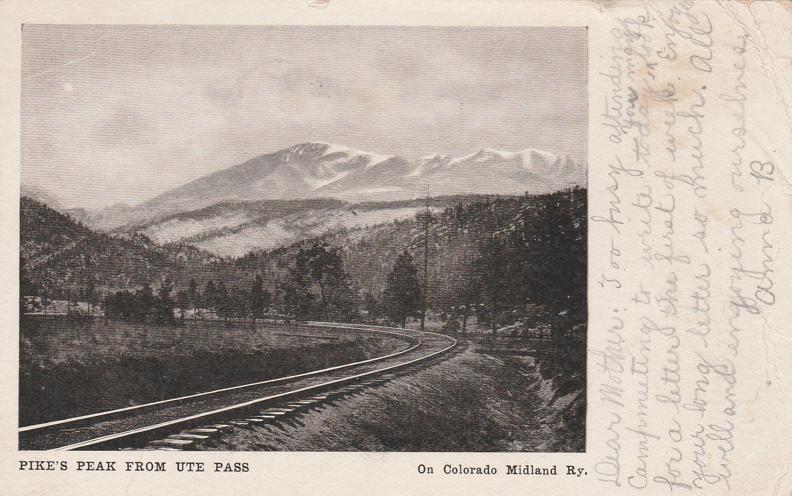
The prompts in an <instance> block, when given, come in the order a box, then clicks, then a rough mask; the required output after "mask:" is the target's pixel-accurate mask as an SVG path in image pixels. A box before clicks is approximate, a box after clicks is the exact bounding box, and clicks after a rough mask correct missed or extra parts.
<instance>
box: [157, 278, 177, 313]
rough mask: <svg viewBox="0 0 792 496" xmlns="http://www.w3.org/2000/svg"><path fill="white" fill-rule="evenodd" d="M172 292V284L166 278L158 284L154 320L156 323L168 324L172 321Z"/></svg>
mask: <svg viewBox="0 0 792 496" xmlns="http://www.w3.org/2000/svg"><path fill="white" fill-rule="evenodd" d="M172 291H173V282H172V281H171V279H170V278H169V277H166V278H165V279H163V280H162V281H161V282H160V287H159V290H158V291H157V301H156V318H157V321H158V322H169V321H172V320H173V307H174V305H173V298H172V297H171V292H172Z"/></svg>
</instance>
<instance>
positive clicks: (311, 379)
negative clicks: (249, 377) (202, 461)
mask: <svg viewBox="0 0 792 496" xmlns="http://www.w3.org/2000/svg"><path fill="white" fill-rule="evenodd" d="M307 324H308V325H309V326H314V327H330V328H337V329H345V330H349V331H365V332H378V333H383V334H391V335H396V336H400V337H403V338H406V339H407V340H408V341H409V342H410V346H408V347H407V348H406V349H404V350H401V351H398V352H395V353H391V354H388V355H385V356H381V357H376V358H370V359H368V360H362V361H359V362H353V363H348V364H343V365H338V366H335V367H329V368H326V369H321V370H316V371H312V372H306V373H302V374H297V375H292V376H288V377H281V378H277V379H270V380H266V381H260V382H255V383H251V384H243V385H239V386H234V387H229V388H223V389H217V390H213V391H207V392H203V393H197V394H193V395H188V396H182V397H179V398H172V399H168V400H163V401H157V402H153V403H147V404H144V405H136V406H132V407H126V408H120V409H117V410H111V411H107V412H99V413H95V414H90V415H83V416H80V417H74V418H69V419H63V420H57V421H54V422H46V423H43V424H36V425H31V426H24V427H20V428H19V449H20V450H111V449H129V448H131V449H140V448H158V449H175V450H178V449H189V448H190V447H193V446H194V445H195V443H196V442H199V441H201V440H204V439H206V438H208V437H209V436H211V435H214V434H217V433H219V432H222V431H223V430H227V429H233V428H235V427H240V428H244V427H249V426H251V425H261V424H264V423H273V422H278V421H280V420H282V419H284V418H287V417H288V416H290V415H294V414H297V413H300V412H302V411H304V410H306V409H310V408H313V407H315V406H318V405H320V404H323V403H325V402H328V401H334V400H336V399H338V398H340V397H343V396H346V395H350V394H357V393H359V392H360V391H361V390H362V389H365V388H368V387H375V386H378V385H381V384H383V383H384V382H387V381H388V380H390V379H391V378H393V377H395V375H397V374H399V373H402V372H405V371H409V370H411V369H413V368H415V367H417V366H423V365H425V364H427V363H428V362H429V361H432V360H436V359H439V358H441V357H442V356H443V355H444V354H445V353H447V352H449V351H451V350H453V349H454V348H455V347H456V346H457V340H456V339H454V338H452V337H450V336H446V335H444V334H439V333H433V332H428V331H416V330H410V329H399V328H393V327H385V326H371V325H364V324H340V323H333V322H308V323H307Z"/></svg>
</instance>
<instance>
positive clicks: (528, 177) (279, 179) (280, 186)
mask: <svg viewBox="0 0 792 496" xmlns="http://www.w3.org/2000/svg"><path fill="white" fill-rule="evenodd" d="M585 181H586V173H585V167H584V166H583V165H582V164H578V163H575V162H574V161H572V160H571V159H569V158H567V157H559V156H556V155H554V154H552V153H550V152H546V151H542V150H536V149H532V148H528V149H525V150H521V151H516V152H509V151H503V150H496V149H492V148H486V147H481V148H480V149H478V150H476V151H475V152H473V153H471V154H468V155H465V156H461V157H456V158H454V157H452V156H450V155H444V154H439V153H436V154H431V155H426V156H424V157H422V158H419V159H414V160H408V159H405V158H402V157H399V156H396V155H385V154H380V153H375V152H370V151H364V150H359V149H357V148H352V147H349V146H344V145H339V144H335V143H328V142H322V141H316V142H307V143H300V144H296V145H293V146H291V147H288V148H284V149H282V150H279V151H276V152H272V153H267V154H264V155H260V156H258V157H254V158H252V159H250V160H248V161H246V162H244V163H242V164H239V165H235V166H232V167H229V168H226V169H223V170H220V171H218V172H215V173H213V174H209V175H207V176H204V177H202V178H200V179H197V180H195V181H193V182H191V183H188V184H185V185H184V186H181V187H178V188H175V189H172V190H170V191H167V192H165V193H163V194H161V195H160V196H158V197H156V198H154V199H152V200H150V201H148V202H146V203H145V204H144V205H143V206H141V207H140V208H141V209H142V210H145V211H146V212H145V215H144V214H141V218H145V217H146V216H151V215H153V214H154V213H156V214H157V215H161V214H162V213H173V212H179V211H185V210H197V209H200V208H204V207H207V206H210V205H214V204H217V203H221V202H239V201H258V200H285V199H304V198H319V197H323V198H336V199H340V200H347V201H391V200H403V199H412V198H417V197H421V196H423V195H425V194H426V189H427V187H428V189H429V191H430V194H431V195H433V196H440V195H455V194H463V193H464V194H467V193H481V194H493V193H494V194H522V193H525V192H528V193H532V194H540V193H548V192H551V191H557V190H559V189H563V188H566V187H570V186H576V185H584V184H585Z"/></svg>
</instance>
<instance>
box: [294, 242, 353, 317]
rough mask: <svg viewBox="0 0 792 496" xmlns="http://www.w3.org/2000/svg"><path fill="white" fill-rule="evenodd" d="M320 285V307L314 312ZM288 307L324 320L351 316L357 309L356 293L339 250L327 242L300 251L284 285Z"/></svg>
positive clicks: (299, 314) (299, 313)
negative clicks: (316, 289)
mask: <svg viewBox="0 0 792 496" xmlns="http://www.w3.org/2000/svg"><path fill="white" fill-rule="evenodd" d="M314 288H318V292H319V308H318V309H316V310H314V311H311V310H310V307H309V305H311V303H312V301H313V297H312V295H311V294H312V290H313V289H314ZM284 289H285V292H286V293H285V297H286V298H288V299H289V301H288V302H287V304H288V306H289V307H290V308H291V309H293V310H294V311H295V314H296V315H298V316H301V317H305V316H306V315H310V314H312V313H313V314H315V315H318V316H320V317H321V318H322V319H325V320H330V319H331V318H350V317H352V316H353V315H354V314H355V313H356V312H355V304H354V299H355V298H354V296H355V295H354V292H353V290H352V284H351V279H350V277H349V274H347V273H346V271H344V262H343V260H342V259H341V256H340V255H339V253H338V252H337V251H336V250H334V249H332V248H330V247H329V246H328V245H327V243H324V242H319V243H314V244H313V245H312V246H311V247H310V248H307V249H305V248H303V249H300V251H299V252H298V253H297V257H296V262H295V265H294V268H293V269H292V271H291V280H290V281H289V283H288V284H287V285H286V286H285V288H284Z"/></svg>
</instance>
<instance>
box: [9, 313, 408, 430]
mask: <svg viewBox="0 0 792 496" xmlns="http://www.w3.org/2000/svg"><path fill="white" fill-rule="evenodd" d="M407 346H409V343H407V342H405V341H404V340H400V339H396V338H393V337H389V336H382V335H374V334H355V333H347V334H344V333H343V332H339V331H327V330H317V329H315V328H298V327H294V326H258V327H257V328H252V327H250V326H248V327H242V326H239V325H236V326H234V325H230V326H225V325H223V324H211V323H206V324H201V323H197V324H194V325H188V326H170V327H168V326H152V325H131V324H123V323H113V322H110V323H104V322H99V321H95V322H91V323H83V324H76V323H73V322H64V321H63V320H60V321H58V320H55V319H49V320H46V321H45V320H42V321H39V322H37V323H33V324H28V325H27V326H26V327H23V329H22V333H21V343H20V378H19V381H20V402H19V407H20V419H19V421H20V425H29V424H34V423H39V422H46V421H50V420H56V419H61V418H67V417H72V416H77V415H83V414H87V413H93V412H97V411H103V410H110V409H114V408H121V407H125V406H130V405H134V404H141V403H147V402H151V401H158V400H162V399H167V398H173V397H176V396H182V395H186V394H191V393H196V392H202V391H208V390H211V389H217V388H222V387H228V386H234V385H239V384H245V383H249V382H256V381H261V380H266V379H271V378H276V377H283V376H286V375H291V374H296V373H300V372H307V371H311V370H316V369H320V368H325V367H330V366H334V365H340V364H343V363H349V362H355V361H358V360H364V359H366V358H371V357H374V356H379V355H384V354H387V353H391V352H393V351H396V350H398V349H403V348H405V347H407Z"/></svg>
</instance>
